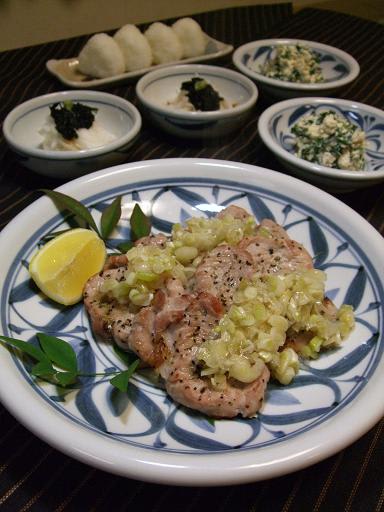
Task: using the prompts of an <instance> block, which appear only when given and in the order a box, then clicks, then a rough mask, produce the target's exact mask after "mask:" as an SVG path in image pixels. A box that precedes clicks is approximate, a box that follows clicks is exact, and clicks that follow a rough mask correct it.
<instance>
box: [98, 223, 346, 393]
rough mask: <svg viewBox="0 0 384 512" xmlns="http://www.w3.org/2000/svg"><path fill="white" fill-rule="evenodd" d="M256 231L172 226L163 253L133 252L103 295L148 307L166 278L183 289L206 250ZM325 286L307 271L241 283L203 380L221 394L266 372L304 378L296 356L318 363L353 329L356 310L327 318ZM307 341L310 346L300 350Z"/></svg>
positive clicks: (237, 226)
mask: <svg viewBox="0 0 384 512" xmlns="http://www.w3.org/2000/svg"><path fill="white" fill-rule="evenodd" d="M255 228H256V226H255V220H254V218H253V217H251V216H249V217H246V218H245V219H237V218H234V217H233V216H232V215H230V214H227V215H224V216H223V217H214V218H211V219H205V218H191V219H189V220H187V222H186V223H185V225H184V226H182V225H181V224H175V225H174V226H173V230H172V236H171V237H170V239H169V240H168V241H167V242H166V243H165V244H163V245H162V246H161V247H160V246H146V245H138V246H136V247H133V248H132V249H130V250H129V251H128V252H127V258H128V261H129V265H128V268H127V269H126V270H125V274H124V275H123V276H122V277H121V276H120V277H119V279H114V278H110V279H106V280H105V281H104V282H103V284H102V287H101V290H100V291H101V293H102V294H105V295H106V296H109V298H113V299H114V300H116V301H117V302H119V303H121V304H127V305H128V306H129V307H134V308H138V307H143V306H147V305H149V304H150V303H151V301H152V299H153V297H154V293H155V291H156V290H158V289H160V288H161V287H162V286H163V285H164V283H165V281H166V279H168V278H170V277H174V278H178V279H180V280H181V282H183V283H185V284H186V283H187V282H188V279H189V278H191V277H192V276H193V274H194V272H195V269H196V267H197V266H198V265H199V264H200V262H201V260H202V256H203V254H204V253H205V252H206V251H210V250H212V249H214V248H215V247H217V246H218V245H219V244H222V243H226V244H229V245H237V244H238V243H239V242H240V241H241V240H242V239H243V238H244V237H246V236H251V235H253V234H255ZM262 230H264V231H262ZM261 233H263V235H264V236H266V237H268V236H270V233H269V230H268V229H266V228H261V229H259V230H258V234H259V235H260V234H261ZM325 279H326V276H325V273H324V272H322V271H320V270H315V269H309V270H308V269H305V270H300V271H295V272H292V273H288V274H283V275H279V274H277V275H276V274H270V275H261V274H254V276H253V277H252V279H243V280H241V282H240V285H239V287H238V288H237V289H236V291H235V293H234V297H233V304H232V305H231V307H230V308H229V310H228V312H227V313H226V314H225V315H224V316H223V317H222V318H221V319H220V321H219V323H218V325H217V326H216V327H215V328H214V329H213V331H212V335H211V336H210V338H208V339H207V340H205V341H204V342H203V343H202V344H201V345H200V346H199V347H198V349H197V352H196V358H197V359H196V360H197V362H198V365H199V370H200V373H201V375H202V376H205V377H207V378H210V379H211V382H212V385H213V386H214V387H215V388H216V389H224V388H225V386H226V382H227V379H228V378H233V379H236V380H238V381H239V382H243V383H249V382H252V381H254V380H255V379H257V378H258V377H259V376H260V375H261V373H262V371H263V369H264V366H265V365H267V366H268V368H269V370H270V371H271V374H272V377H274V378H275V379H276V380H278V381H279V382H280V383H282V384H289V383H290V382H291V380H292V379H293V378H294V376H295V375H296V374H297V372H298V371H299V355H301V356H302V357H304V358H313V359H315V358H317V357H318V355H319V352H320V350H321V349H325V348H330V347H337V346H339V345H340V343H341V341H342V340H343V339H344V338H346V337H347V336H348V335H349V333H350V332H351V330H352V329H353V327H354V315H353V310H352V307H351V306H347V305H342V306H341V307H340V308H339V309H337V308H336V307H335V306H333V304H332V303H331V311H327V301H326V299H325V296H324V293H325V291H324V290H325ZM302 335H304V336H305V341H304V342H303V343H301V344H300V342H299V341H298V340H299V339H300V336H302ZM290 340H292V342H290ZM298 354H299V355H298Z"/></svg>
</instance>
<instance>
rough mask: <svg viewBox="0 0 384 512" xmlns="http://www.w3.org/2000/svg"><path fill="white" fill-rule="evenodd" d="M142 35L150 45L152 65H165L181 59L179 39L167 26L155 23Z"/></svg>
mask: <svg viewBox="0 0 384 512" xmlns="http://www.w3.org/2000/svg"><path fill="white" fill-rule="evenodd" d="M144 35H145V37H146V38H147V39H148V42H149V44H150V45H151V48H152V54H153V62H154V64H165V63H166V62H173V61H176V60H180V59H181V58H182V56H183V47H182V45H181V42H180V39H179V37H178V36H177V34H176V32H175V31H174V30H172V28H171V27H168V25H165V24H164V23H161V22H159V21H156V22H155V23H152V25H150V26H149V27H148V28H147V30H146V31H145V32H144Z"/></svg>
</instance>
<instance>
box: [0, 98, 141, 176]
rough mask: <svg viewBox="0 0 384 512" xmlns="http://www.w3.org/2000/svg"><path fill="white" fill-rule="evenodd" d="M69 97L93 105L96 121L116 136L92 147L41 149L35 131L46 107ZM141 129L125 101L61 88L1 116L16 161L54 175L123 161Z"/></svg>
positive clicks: (136, 115)
mask: <svg viewBox="0 0 384 512" xmlns="http://www.w3.org/2000/svg"><path fill="white" fill-rule="evenodd" d="M67 100H71V101H74V102H80V103H82V104H84V105H87V106H90V107H94V108H97V120H98V122H99V123H100V125H102V126H103V127H104V128H105V129H106V130H108V131H109V132H110V133H112V134H113V135H115V136H116V139H115V140H113V141H112V142H109V143H107V144H103V145H102V146H98V147H96V148H93V149H82V150H78V151H60V150H57V151H56V150H55V151H53V150H46V149H42V148H41V147H39V146H40V144H41V143H42V140H43V137H42V135H41V134H40V133H39V131H40V129H41V128H42V127H43V125H44V124H45V122H46V120H47V118H48V117H49V114H50V111H49V107H50V106H51V105H52V104H54V103H58V102H63V101H67ZM140 128H141V116H140V113H139V111H138V110H137V108H136V107H134V106H133V105H132V104H131V103H130V102H129V101H127V100H125V99H123V98H120V97H118V96H115V95H113V94H108V93H105V92H98V91H77V90H75V91H62V92H55V93H51V94H45V95H43V96H38V97H37V98H33V99H31V100H29V101H26V102H24V103H21V104H20V105H18V106H17V107H16V108H14V109H13V110H12V111H11V112H10V113H9V114H8V115H7V117H6V118H5V121H4V124H3V132H4V136H5V139H6V141H7V143H8V144H9V146H10V147H11V149H12V150H13V151H14V152H15V154H16V155H17V157H18V159H19V161H20V163H21V164H22V165H24V166H25V167H28V168H29V169H32V170H33V171H35V172H37V173H39V174H43V175H45V176H50V177H54V178H73V177H77V176H81V175H83V174H86V173H88V172H92V171H96V170H98V169H103V168H105V167H109V166H111V165H115V164H118V163H122V162H125V161H126V160H127V155H126V151H127V149H128V147H130V146H131V144H132V143H133V142H134V139H135V137H136V136H137V134H138V133H139V131H140Z"/></svg>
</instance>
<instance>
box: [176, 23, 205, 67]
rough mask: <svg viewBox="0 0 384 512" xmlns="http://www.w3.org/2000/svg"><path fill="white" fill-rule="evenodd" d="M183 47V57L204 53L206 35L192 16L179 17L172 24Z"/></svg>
mask: <svg viewBox="0 0 384 512" xmlns="http://www.w3.org/2000/svg"><path fill="white" fill-rule="evenodd" d="M172 29H173V30H174V31H175V32H176V34H177V35H178V37H179V39H180V41H181V45H182V47H183V57H184V58H188V57H197V56H198V55H203V53H205V47H206V45H207V39H206V35H205V34H204V32H203V31H202V29H201V27H200V25H199V24H198V23H197V21H195V20H194V19H192V18H180V19H179V20H177V21H175V23H174V24H173V25H172Z"/></svg>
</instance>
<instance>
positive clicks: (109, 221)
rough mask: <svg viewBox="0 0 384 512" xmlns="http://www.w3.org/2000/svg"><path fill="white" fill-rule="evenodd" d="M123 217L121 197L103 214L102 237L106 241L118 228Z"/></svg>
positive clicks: (101, 222)
mask: <svg viewBox="0 0 384 512" xmlns="http://www.w3.org/2000/svg"><path fill="white" fill-rule="evenodd" d="M120 217H121V196H118V197H116V198H115V199H114V200H113V201H112V203H111V204H110V205H109V206H108V207H107V208H106V209H105V210H104V211H103V213H102V214H101V221H100V226H101V236H102V238H103V239H104V240H105V239H107V238H108V237H109V236H110V235H111V233H112V231H113V230H114V229H115V227H116V226H117V223H118V222H119V220H120Z"/></svg>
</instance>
